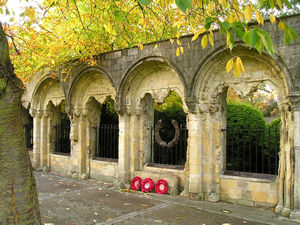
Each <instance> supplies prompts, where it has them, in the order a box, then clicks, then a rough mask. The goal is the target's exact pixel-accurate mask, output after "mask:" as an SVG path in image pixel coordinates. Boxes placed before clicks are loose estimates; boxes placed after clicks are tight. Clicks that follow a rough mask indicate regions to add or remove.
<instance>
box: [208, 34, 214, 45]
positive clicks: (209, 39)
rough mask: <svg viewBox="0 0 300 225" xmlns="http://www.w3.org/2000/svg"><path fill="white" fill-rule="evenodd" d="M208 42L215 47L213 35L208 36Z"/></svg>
mask: <svg viewBox="0 0 300 225" xmlns="http://www.w3.org/2000/svg"><path fill="white" fill-rule="evenodd" d="M208 41H209V44H210V45H211V46H212V47H214V40H213V37H212V35H211V34H209V35H208Z"/></svg>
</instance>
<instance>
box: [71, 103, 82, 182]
mask: <svg viewBox="0 0 300 225" xmlns="http://www.w3.org/2000/svg"><path fill="white" fill-rule="evenodd" d="M80 115H81V111H80V110H79V109H75V110H74V112H73V116H72V120H71V130H70V139H71V165H70V168H71V169H70V172H71V175H72V176H73V177H74V178H78V177H79V176H78V172H79V170H78V159H77V157H78V146H79V120H80Z"/></svg>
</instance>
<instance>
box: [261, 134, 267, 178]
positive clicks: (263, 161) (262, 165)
mask: <svg viewBox="0 0 300 225" xmlns="http://www.w3.org/2000/svg"><path fill="white" fill-rule="evenodd" d="M262 131H263V132H262V135H261V136H262V150H261V172H262V173H264V172H265V167H264V166H265V156H264V150H265V143H264V140H265V132H266V131H265V129H263V130H262Z"/></svg>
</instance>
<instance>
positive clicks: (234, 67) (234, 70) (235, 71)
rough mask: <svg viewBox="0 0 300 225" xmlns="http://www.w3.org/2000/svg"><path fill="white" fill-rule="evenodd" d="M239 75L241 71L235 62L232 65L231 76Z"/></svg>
mask: <svg viewBox="0 0 300 225" xmlns="http://www.w3.org/2000/svg"><path fill="white" fill-rule="evenodd" d="M241 73H242V69H241V67H240V64H238V63H237V61H235V63H234V64H233V74H234V76H236V77H238V76H239V75H240V74H241Z"/></svg>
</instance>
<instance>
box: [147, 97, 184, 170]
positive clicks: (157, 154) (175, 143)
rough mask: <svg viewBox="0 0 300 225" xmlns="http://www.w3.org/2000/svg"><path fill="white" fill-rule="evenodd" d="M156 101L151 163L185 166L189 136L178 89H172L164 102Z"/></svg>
mask: <svg viewBox="0 0 300 225" xmlns="http://www.w3.org/2000/svg"><path fill="white" fill-rule="evenodd" d="M153 102H154V107H153V108H154V121H153V122H154V124H153V126H152V127H151V157H150V158H151V161H150V164H149V165H155V164H160V165H172V166H177V168H179V167H182V168H183V167H184V165H185V162H186V150H187V137H188V130H187V127H186V113H185V112H184V110H183V102H182V99H181V97H180V96H179V95H178V94H177V93H176V91H171V92H170V93H169V95H168V97H166V98H165V100H164V102H163V103H160V104H158V103H157V102H156V101H155V100H153Z"/></svg>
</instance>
